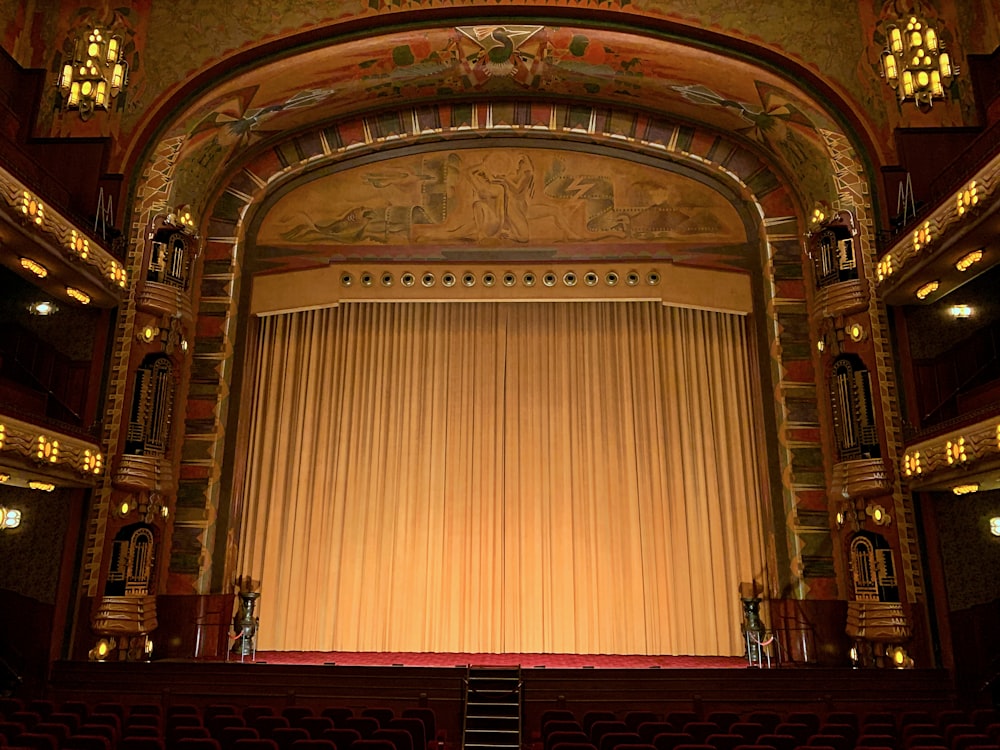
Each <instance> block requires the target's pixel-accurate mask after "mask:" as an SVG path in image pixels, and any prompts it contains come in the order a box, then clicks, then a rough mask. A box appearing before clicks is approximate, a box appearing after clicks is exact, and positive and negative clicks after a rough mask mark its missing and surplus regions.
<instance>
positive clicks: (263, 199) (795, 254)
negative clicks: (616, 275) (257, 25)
mask: <svg viewBox="0 0 1000 750" xmlns="http://www.w3.org/2000/svg"><path fill="white" fill-rule="evenodd" d="M678 127H680V126H678ZM344 128H345V130H350V131H357V132H363V131H364V127H362V126H361V123H359V122H358V121H354V122H347V123H345V124H344ZM489 134H490V131H488V130H481V131H476V132H472V133H470V132H469V131H465V130H463V131H460V133H459V135H460V140H458V141H448V140H447V139H445V138H442V137H441V134H434V135H433V136H432V137H428V138H427V139H425V142H421V143H420V144H416V143H413V142H410V141H407V140H404V139H393V138H389V139H383V140H381V141H380V142H377V143H376V142H372V143H371V144H369V146H370V148H368V149H364V148H360V147H358V148H350V147H345V148H343V149H342V150H341V151H340V152H339V153H337V154H330V155H328V157H327V158H326V159H318V158H312V157H311V156H306V157H305V158H303V159H302V160H301V162H300V163H298V164H296V165H295V166H294V168H293V167H292V166H291V165H289V166H282V164H281V163H280V160H278V159H276V158H275V157H274V154H273V149H272V152H269V153H268V154H258V155H257V157H256V158H255V159H254V160H251V161H250V162H249V163H247V164H245V165H243V166H242V167H241V168H240V170H239V171H238V172H237V173H236V174H235V175H234V176H233V178H232V180H231V181H230V183H229V184H228V185H227V186H226V188H225V189H224V190H223V191H222V192H221V194H220V198H219V199H218V200H217V201H216V203H215V212H214V213H213V215H212V218H211V220H210V221H209V226H210V227H212V228H213V229H212V230H211V231H212V232H213V234H210V235H209V236H208V237H206V242H205V256H206V263H207V265H208V270H207V271H206V276H205V277H204V279H203V283H202V293H203V302H204V301H205V299H206V297H205V292H206V291H210V290H216V292H217V291H218V290H219V289H221V288H223V287H224V286H225V285H226V284H231V283H233V281H234V280H235V278H236V276H237V274H233V273H231V270H232V269H229V268H227V269H226V272H225V273H223V274H221V275H219V274H213V273H211V270H212V268H213V267H218V264H219V263H228V260H229V259H236V258H240V257H242V255H241V254H242V253H243V252H245V251H246V248H245V247H244V245H245V244H246V241H247V238H248V237H252V235H253V227H254V226H255V224H256V223H257V222H258V221H259V220H260V218H261V217H262V216H263V214H264V213H265V212H266V209H267V206H268V205H269V204H270V203H271V202H272V201H273V200H275V199H276V197H277V196H278V195H279V194H280V193H281V192H282V190H283V189H284V188H285V187H286V186H291V185H293V184H295V183H296V182H297V181H298V180H301V179H306V178H307V177H308V176H309V175H310V173H316V172H319V171H323V170H327V169H337V168H339V169H344V168H347V167H349V166H351V165H353V164H356V163H358V162H359V161H363V160H371V159H377V158H380V157H384V156H386V155H391V154H398V153H403V152H405V151H406V150H408V149H414V148H417V149H419V148H429V147H435V148H453V147H457V146H460V145H471V146H476V145H479V146H482V145H488V144H489V143H491V142H493V140H494V139H496V138H500V139H501V140H503V141H504V142H507V143H509V142H510V140H511V133H510V132H509V131H502V133H498V134H494V135H493V137H492V138H483V136H484V135H489ZM567 135H571V133H567ZM577 135H579V134H577ZM470 136H471V137H472V141H473V142H470V141H469V138H470ZM300 137H303V138H305V139H306V140H308V139H309V138H308V134H303V135H302V136H300ZM418 140H419V139H418ZM693 140H697V139H693ZM515 142H517V141H515ZM531 143H532V145H538V146H542V145H547V146H551V145H553V143H554V144H555V145H557V146H560V147H562V148H567V147H569V148H575V149H583V150H588V149H596V150H600V151H602V152H604V153H609V154H610V153H614V154H616V155H617V156H619V157H621V158H628V159H633V160H639V161H642V162H643V163H646V164H656V165H658V166H660V167H669V168H671V169H675V170H677V169H679V170H682V171H684V172H685V173H687V174H690V175H695V174H697V175H699V178H700V179H702V180H707V181H711V182H712V183H713V184H714V185H715V186H716V188H715V189H716V190H720V189H721V191H722V192H724V193H726V194H728V196H729V197H730V198H731V199H732V200H733V201H734V203H737V204H738V205H739V206H740V213H741V215H742V217H743V220H744V223H745V227H746V228H747V229H748V230H749V231H748V235H749V236H750V237H751V238H755V241H752V242H751V243H749V248H752V252H753V253H754V254H755V255H765V254H766V255H768V256H769V257H766V258H762V259H761V260H759V261H758V260H756V259H755V261H754V262H753V263H751V264H750V265H751V268H754V269H755V271H754V273H755V275H756V276H757V278H758V279H759V280H760V283H758V284H756V287H757V289H758V290H759V291H758V307H759V312H760V316H761V318H762V319H763V318H766V319H767V325H766V326H758V327H757V329H756V335H757V338H758V341H757V346H756V348H757V351H758V354H759V355H760V356H758V358H757V362H758V366H759V368H760V372H759V377H760V379H761V382H762V383H765V384H766V385H764V386H762V387H763V388H765V389H768V388H770V387H772V386H773V387H776V388H780V387H781V384H773V383H772V380H771V378H770V375H769V371H770V370H771V369H772V368H774V363H773V362H772V361H771V359H769V358H768V356H767V353H768V352H773V351H774V349H775V342H774V340H773V339H774V332H775V327H776V325H777V323H776V320H775V319H774V313H773V307H774V300H775V299H776V298H777V297H776V296H775V294H774V293H773V291H769V292H768V293H767V299H765V298H764V296H765V291H764V290H765V287H766V288H767V289H768V290H773V288H774V280H773V279H771V278H769V279H768V280H767V281H766V282H765V281H764V279H763V277H762V273H761V268H762V267H768V268H771V267H772V266H773V263H774V261H775V257H776V256H777V258H778V261H779V262H780V263H781V264H782V265H783V266H784V267H785V268H786V269H787V268H788V267H793V268H794V267H797V268H798V274H799V276H800V277H801V273H802V270H801V269H802V264H801V257H800V256H801V240H800V239H799V238H800V236H801V234H800V232H799V229H798V227H799V220H798V218H797V217H796V216H795V215H794V214H791V213H788V212H789V211H794V210H795V209H794V207H793V201H792V199H791V197H790V196H789V195H788V194H787V192H786V191H785V189H784V188H783V187H781V184H780V183H779V182H778V181H777V180H776V179H773V176H772V177H767V178H766V179H763V178H762V177H761V175H762V172H766V167H765V166H764V164H763V162H761V161H760V160H759V159H758V158H757V157H755V156H753V155H752V154H749V153H746V152H740V153H739V156H738V158H737V157H736V156H735V154H736V151H729V150H724V151H723V153H725V154H729V155H733V162H732V166H733V167H734V168H738V169H741V170H744V171H745V173H744V177H747V178H748V179H750V181H751V182H755V184H757V185H758V186H761V187H763V190H762V192H765V193H766V195H764V196H763V197H758V196H756V195H755V194H754V193H753V191H752V190H751V189H750V188H749V185H748V183H747V182H746V181H744V179H742V178H741V177H740V176H739V175H738V174H737V173H736V172H734V171H731V170H729V169H727V168H725V167H724V166H722V165H719V164H713V163H712V162H711V161H710V160H707V159H706V158H705V157H704V156H699V155H698V154H693V153H690V152H687V153H680V152H671V151H669V150H668V149H667V147H666V146H665V145H663V144H659V143H657V144H647V148H646V149H645V150H644V151H642V152H640V151H637V150H636V149H635V147H634V146H635V144H627V143H623V142H622V141H621V139H619V138H615V137H611V136H606V137H602V138H600V137H596V136H595V135H593V134H591V135H589V136H587V138H586V143H583V142H579V141H574V142H565V141H562V140H553V139H544V140H543V139H541V138H540V137H539V138H537V139H536V138H533V139H531ZM713 144H715V145H716V147H717V144H716V143H715V139H714V138H713V139H707V140H705V141H704V147H705V148H706V149H710V148H712V145H713ZM276 148H277V147H276ZM263 164H269V165H270V166H271V167H272V169H273V170H274V171H273V172H272V173H268V172H265V171H258V172H254V171H252V170H259V169H260V167H261V166H262V165H263ZM768 174H769V173H768ZM303 175H305V176H306V177H303ZM249 185H258V186H259V190H258V191H257V193H256V194H254V195H248V194H247V193H246V192H244V189H245V188H246V187H247V186H249ZM789 261H791V263H789ZM240 269H242V264H241V265H240ZM785 273H786V274H787V270H786V272H785ZM248 286H249V285H248V284H245V283H244V284H243V287H242V289H241V291H240V292H239V295H240V296H245V295H246V294H247V293H248ZM801 291H802V290H801V288H799V289H798V292H797V293H796V296H798V297H799V298H798V299H796V300H794V304H796V305H800V304H803V300H802V298H801ZM210 301H211V305H212V307H213V308H215V309H216V310H217V309H218V308H217V307H216V305H218V304H222V303H226V301H225V300H223V299H222V297H220V296H219V295H218V294H217V293H214V294H212V295H211V300H210ZM227 304H228V309H229V310H230V313H229V315H228V316H227V323H226V324H225V325H220V324H219V321H217V320H216V321H215V322H214V324H213V321H212V320H211V318H212V316H213V315H214V314H217V313H209V314H208V316H204V317H205V319H204V321H203V323H201V324H199V326H198V327H199V329H201V330H208V329H209V328H210V327H213V325H214V328H215V329H218V330H222V329H225V330H229V331H232V330H233V329H234V328H235V325H234V324H233V323H232V321H234V320H238V319H241V316H240V315H239V314H238V312H236V311H237V310H238V308H239V304H240V303H239V299H238V298H237V296H233V297H231V298H229V300H228V303H227ZM240 340H242V335H240ZM236 345H237V346H238V344H236ZM233 346H234V342H233V341H230V342H229V343H228V344H225V343H223V342H221V341H219V342H218V351H217V352H206V353H205V355H206V356H209V357H211V356H216V355H218V354H221V353H222V352H223V351H225V352H228V353H229V354H231V353H232V350H233ZM203 348H204V347H201V346H199V345H197V344H196V355H195V356H196V359H197V357H198V356H199V355H198V350H199V349H203ZM241 362H242V359H241V358H236V359H235V360H233V365H234V367H233V370H232V375H233V380H232V385H231V388H229V389H225V393H230V392H231V393H234V394H235V393H237V392H238V391H239V390H240V387H241V385H240V374H239V364H240V363H241ZM195 369H196V371H198V370H200V368H199V367H198V366H197V364H196V367H195ZM778 370H780V368H778ZM203 395H204V394H202V395H199V396H198V397H197V398H202V397H203ZM223 400H224V394H223V392H222V391H220V392H219V394H218V398H217V399H216V407H215V408H219V407H221V406H222V403H223ZM206 410H207V409H206V408H205V407H202V408H199V409H197V411H198V412H199V413H205V412H206ZM238 411H239V409H238V405H237V404H236V401H235V400H234V401H233V402H231V403H230V408H229V415H228V419H227V420H226V422H228V424H230V425H232V424H236V423H237V416H238ZM761 416H762V420H763V421H764V422H765V424H769V425H770V426H769V427H768V431H769V434H770V435H771V436H772V437H771V439H769V440H768V443H769V444H770V445H772V446H774V445H776V440H774V438H773V436H774V434H775V432H776V430H777V427H776V426H775V425H776V423H777V422H778V421H780V419H781V417H780V415H777V414H773V413H771V412H770V411H764V412H763V413H762V415H761ZM221 421H222V420H221V419H220V422H221ZM224 426H225V425H222V424H220V425H219V427H220V428H222V427H224ZM199 441H203V442H212V443H213V445H212V446H207V445H206V446H205V448H204V449H199V450H195V451H191V453H193V454H197V455H206V454H208V453H210V452H213V451H214V452H216V454H218V453H221V452H223V451H224V455H225V461H224V464H225V469H224V472H225V473H224V474H222V475H220V476H219V477H218V478H217V480H216V481H215V482H214V483H213V484H214V486H213V487H209V486H207V484H206V485H203V486H202V487H201V488H200V489H194V488H189V489H190V491H188V490H182V492H181V495H182V496H185V497H190V496H192V495H194V494H197V492H199V491H206V492H212V491H214V492H216V493H217V494H216V497H215V498H214V503H216V505H214V507H216V508H218V512H219V519H218V522H219V523H220V524H225V523H226V522H227V519H226V518H225V515H226V512H227V508H228V507H229V505H230V503H231V502H232V501H233V498H232V497H228V498H227V497H225V495H226V493H228V491H229V490H230V488H231V486H232V482H233V479H234V477H235V475H236V474H238V472H237V471H236V470H235V468H234V467H235V462H234V459H235V456H236V454H237V451H236V449H235V444H236V442H237V440H236V438H235V437H233V435H232V434H229V435H226V431H225V430H224V429H222V430H220V431H219V432H217V433H216V435H214V436H213V439H211V440H209V439H208V438H206V436H205V435H204V434H203V433H202V434H197V433H194V434H189V435H188V436H187V439H186V442H188V443H192V442H193V443H197V442H199ZM771 459H772V460H771V465H770V471H767V472H766V473H767V474H768V475H769V480H770V484H771V493H770V494H771V497H772V498H779V502H778V505H780V506H786V505H787V503H788V502H789V501H790V500H789V497H788V494H789V490H790V488H786V489H785V490H784V491H779V490H778V488H779V487H781V485H782V475H783V474H784V473H787V463H788V462H787V460H782V459H781V457H776V456H773V455H772V456H771ZM781 467H784V468H781ZM765 511H766V512H767V513H768V514H769V515H771V516H772V517H773V518H774V521H775V523H776V524H778V527H779V528H780V527H781V526H782V525H783V524H784V519H785V517H786V516H787V515H788V512H789V511H788V508H787V507H776V508H769V509H765ZM773 526H774V524H772V527H773ZM195 531H197V533H204V531H205V529H204V528H198V529H196V530H195V529H192V533H193V532H195ZM220 531H221V530H220ZM182 533H183V532H182ZM208 536H211V535H208ZM215 538H216V539H218V540H222V538H223V537H222V535H221V534H216V536H215ZM777 547H778V549H777V556H778V558H779V562H778V563H777V566H778V567H779V568H782V569H787V568H788V567H789V562H788V561H787V558H786V556H789V552H788V551H787V550H786V549H785V545H783V544H781V543H780V542H779V544H778V545H777ZM214 557H215V566H214V567H213V570H212V578H213V579H214V580H213V583H212V585H213V587H214V586H215V585H217V583H216V582H219V583H221V577H222V576H223V571H224V568H225V565H224V561H223V557H224V551H223V550H221V549H218V548H216V550H215V556H214Z"/></svg>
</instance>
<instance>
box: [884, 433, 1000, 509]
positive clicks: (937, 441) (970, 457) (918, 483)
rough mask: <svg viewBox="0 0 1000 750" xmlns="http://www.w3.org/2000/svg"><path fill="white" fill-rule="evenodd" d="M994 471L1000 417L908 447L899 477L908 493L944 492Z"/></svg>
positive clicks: (999, 462)
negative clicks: (915, 491)
mask: <svg viewBox="0 0 1000 750" xmlns="http://www.w3.org/2000/svg"><path fill="white" fill-rule="evenodd" d="M997 467H1000V415H997V416H992V417H989V418H988V419H984V420H982V421H980V422H976V423H975V424H972V425H969V426H968V427H963V428H961V429H958V430H952V431H951V432H947V433H945V434H943V435H938V436H936V437H933V438H929V439H927V440H921V441H920V442H916V443H911V444H909V445H907V446H906V453H905V455H904V456H903V460H902V466H901V467H900V476H902V477H903V479H904V480H905V481H906V482H908V483H909V485H910V488H911V489H917V490H947V489H950V488H951V487H953V486H955V485H960V484H968V483H970V482H972V481H974V480H975V476H976V475H977V474H981V473H984V472H987V471H991V470H994V469H996V468H997ZM984 489H986V488H984Z"/></svg>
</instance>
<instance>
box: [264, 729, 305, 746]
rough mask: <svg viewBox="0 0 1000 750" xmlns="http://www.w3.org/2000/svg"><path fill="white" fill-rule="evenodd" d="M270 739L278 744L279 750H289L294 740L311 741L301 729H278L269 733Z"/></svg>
mask: <svg viewBox="0 0 1000 750" xmlns="http://www.w3.org/2000/svg"><path fill="white" fill-rule="evenodd" d="M271 739H272V740H274V741H275V742H277V743H278V747H279V748H280V750H289V749H290V748H291V746H292V743H293V742H295V741H296V740H308V739H311V737H310V736H309V732H307V731H306V730H305V729H303V728H302V727H278V728H276V729H274V730H273V731H272V732H271Z"/></svg>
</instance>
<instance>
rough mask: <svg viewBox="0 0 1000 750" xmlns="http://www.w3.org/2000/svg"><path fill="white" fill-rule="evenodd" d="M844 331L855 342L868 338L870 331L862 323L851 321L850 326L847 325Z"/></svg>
mask: <svg viewBox="0 0 1000 750" xmlns="http://www.w3.org/2000/svg"><path fill="white" fill-rule="evenodd" d="M844 332H845V333H846V334H847V335H848V337H849V338H850V339H851V341H853V342H855V343H858V342H860V341H864V340H865V339H866V338H868V332H867V331H866V330H865V327H864V326H863V325H861V324H860V323H851V324H850V325H849V326H847V328H845V329H844Z"/></svg>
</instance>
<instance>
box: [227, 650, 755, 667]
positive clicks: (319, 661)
mask: <svg viewBox="0 0 1000 750" xmlns="http://www.w3.org/2000/svg"><path fill="white" fill-rule="evenodd" d="M230 658H233V657H230ZM235 658H236V659H239V657H235ZM255 661H256V662H258V663H264V664H301V665H309V664H311V665H333V664H336V665H338V666H349V667H455V666H462V667H464V666H473V667H517V666H519V667H521V668H523V669H530V668H550V669H587V668H594V669H741V668H744V667H746V666H747V660H746V659H744V658H743V657H739V656H644V655H619V654H462V653H417V652H403V653H382V652H358V653H353V652H346V651H259V652H257V656H256V659H255Z"/></svg>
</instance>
